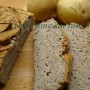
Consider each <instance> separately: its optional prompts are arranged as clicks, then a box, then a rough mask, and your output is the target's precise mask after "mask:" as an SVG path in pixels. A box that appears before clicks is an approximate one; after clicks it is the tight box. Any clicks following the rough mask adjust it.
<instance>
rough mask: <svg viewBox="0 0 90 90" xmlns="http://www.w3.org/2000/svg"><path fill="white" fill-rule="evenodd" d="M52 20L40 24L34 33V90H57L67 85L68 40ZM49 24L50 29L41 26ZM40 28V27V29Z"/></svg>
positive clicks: (69, 56)
mask: <svg viewBox="0 0 90 90" xmlns="http://www.w3.org/2000/svg"><path fill="white" fill-rule="evenodd" d="M53 22H55V21H54V20H50V21H47V22H43V23H41V24H40V25H39V26H37V28H36V31H35V47H34V48H35V52H34V55H35V56H34V57H35V67H34V68H35V69H34V70H35V79H34V84H33V88H34V90H57V89H61V88H63V86H65V84H68V83H69V78H70V70H71V62H72V55H71V54H69V53H68V50H69V49H67V48H68V44H69V40H68V37H67V36H66V34H65V33H64V32H63V30H61V29H59V28H57V29H55V28H54V26H55V25H58V24H57V23H56V22H55V23H53ZM48 24H51V26H50V27H48V26H45V27H44V28H42V27H43V25H48ZM40 26H42V27H40Z"/></svg>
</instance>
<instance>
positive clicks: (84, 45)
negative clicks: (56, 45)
mask: <svg viewBox="0 0 90 90" xmlns="http://www.w3.org/2000/svg"><path fill="white" fill-rule="evenodd" d="M64 30H65V32H66V34H67V35H68V36H69V39H70V44H69V47H70V53H72V55H73V58H74V60H73V64H72V66H73V67H72V73H71V81H70V84H69V86H68V90H90V34H89V33H88V32H87V30H85V29H80V28H69V29H68V30H67V29H64Z"/></svg>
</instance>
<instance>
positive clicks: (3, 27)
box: [0, 23, 10, 32]
mask: <svg viewBox="0 0 90 90" xmlns="http://www.w3.org/2000/svg"><path fill="white" fill-rule="evenodd" d="M9 26H10V23H0V32H3V31H5V30H6V29H7V28H8V27H9Z"/></svg>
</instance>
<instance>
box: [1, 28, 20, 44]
mask: <svg viewBox="0 0 90 90" xmlns="http://www.w3.org/2000/svg"><path fill="white" fill-rule="evenodd" d="M19 30H20V29H19V28H17V29H12V30H8V31H5V32H2V33H0V42H3V41H5V40H7V39H10V38H11V37H12V36H14V35H17V33H18V32H19Z"/></svg>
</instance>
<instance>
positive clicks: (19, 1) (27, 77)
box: [0, 0, 33, 90]
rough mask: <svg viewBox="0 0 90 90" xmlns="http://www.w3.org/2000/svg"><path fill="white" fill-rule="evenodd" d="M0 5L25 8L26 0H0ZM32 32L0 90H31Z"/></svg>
mask: <svg viewBox="0 0 90 90" xmlns="http://www.w3.org/2000/svg"><path fill="white" fill-rule="evenodd" d="M0 5H7V6H8V5H9V6H12V7H17V8H25V7H26V5H27V0H0ZM32 81H33V33H32V32H31V33H30V35H29V36H28V39H27V40H26V43H25V45H24V47H23V49H22V51H21V53H20V54H19V57H18V59H17V61H16V63H15V66H14V68H13V70H12V73H11V75H10V78H9V81H8V83H7V85H6V86H5V87H4V88H3V89H2V90H32Z"/></svg>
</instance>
